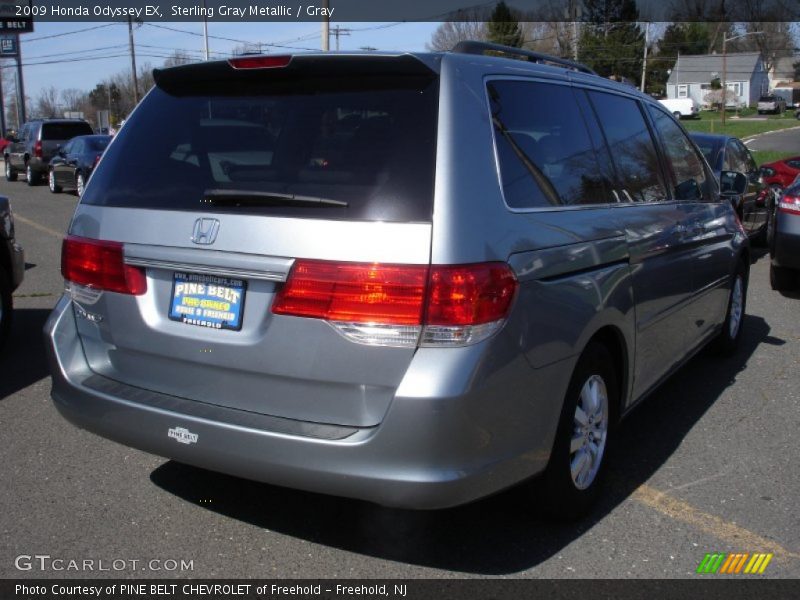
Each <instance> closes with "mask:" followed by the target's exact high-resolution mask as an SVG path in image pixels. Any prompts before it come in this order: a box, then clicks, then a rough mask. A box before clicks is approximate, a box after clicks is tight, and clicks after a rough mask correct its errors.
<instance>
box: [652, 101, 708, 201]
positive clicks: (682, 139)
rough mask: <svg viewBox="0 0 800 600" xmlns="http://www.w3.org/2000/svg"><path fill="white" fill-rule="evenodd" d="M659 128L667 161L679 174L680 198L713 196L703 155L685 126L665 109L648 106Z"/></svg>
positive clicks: (700, 198)
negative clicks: (674, 119)
mask: <svg viewBox="0 0 800 600" xmlns="http://www.w3.org/2000/svg"><path fill="white" fill-rule="evenodd" d="M648 110H649V111H650V115H651V116H652V117H653V122H654V123H655V126H656V130H657V131H658V133H659V135H660V136H661V142H662V144H663V146H664V152H665V153H666V155H667V161H668V162H669V165H670V166H671V167H672V174H673V176H674V178H675V182H674V183H675V188H674V196H675V198H676V199H677V200H703V199H709V194H708V185H707V183H706V170H705V167H704V166H703V159H702V158H701V157H700V154H699V153H698V152H697V150H696V149H695V147H694V145H693V144H692V142H691V141H689V138H688V137H687V136H686V134H685V133H684V132H683V130H682V129H681V128H680V127H679V126H678V124H677V123H675V121H673V120H672V118H671V117H670V116H668V115H667V114H666V113H665V112H663V111H661V110H659V109H657V108H655V107H653V106H648Z"/></svg>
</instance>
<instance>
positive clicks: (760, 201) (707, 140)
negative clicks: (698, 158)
mask: <svg viewBox="0 0 800 600" xmlns="http://www.w3.org/2000/svg"><path fill="white" fill-rule="evenodd" d="M689 135H690V137H691V138H692V140H694V143H695V144H697V147H698V148H700V151H701V152H702V153H703V156H705V158H706V160H707V161H708V164H709V165H711V169H712V170H713V171H714V175H715V176H716V178H717V181H719V179H720V174H721V173H722V172H723V171H738V172H740V173H743V174H744V175H745V176H746V177H747V190H746V191H745V193H744V194H742V195H741V196H730V198H731V202H733V207H734V209H735V210H736V212H737V214H738V215H739V219H740V220H741V221H742V224H743V225H744V228H745V230H746V231H747V235H748V236H750V238H751V239H752V240H754V241H755V242H757V243H760V244H762V245H765V244H766V242H767V233H768V231H769V226H770V224H769V222H770V218H771V216H772V214H773V209H774V207H775V202H776V197H777V195H776V194H775V193H774V192H773V190H772V188H771V187H770V186H768V185H767V184H766V182H765V181H764V180H763V178H762V177H761V170H760V169H759V168H758V166H757V165H756V161H755V159H754V158H753V155H752V154H751V153H750V150H749V149H748V148H747V146H745V145H744V144H743V143H742V141H741V140H740V139H739V138H735V137H731V136H728V135H718V134H712V133H696V132H690V133H689Z"/></svg>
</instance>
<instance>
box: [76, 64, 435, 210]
mask: <svg viewBox="0 0 800 600" xmlns="http://www.w3.org/2000/svg"><path fill="white" fill-rule="evenodd" d="M370 81H371V79H370V78H369V77H361V78H354V77H349V78H336V79H335V80H328V81H324V82H320V81H317V82H316V83H314V84H309V83H308V82H306V83H303V81H302V79H298V80H297V81H296V82H294V83H293V82H288V83H287V82H286V81H283V82H281V83H280V85H270V84H269V80H268V79H266V77H265V78H264V79H261V80H256V79H253V78H250V79H247V80H244V79H243V80H242V81H226V82H225V85H224V86H223V85H216V84H214V83H213V82H212V83H211V84H209V85H205V92H208V91H209V90H210V91H213V93H204V90H198V89H197V88H195V89H192V90H183V91H182V90H175V89H173V88H170V92H169V93H168V92H167V91H165V90H163V89H161V88H158V87H156V88H154V89H153V90H152V91H151V92H150V94H149V95H148V96H147V98H146V99H145V100H144V101H143V103H142V104H141V106H140V107H139V108H137V110H136V111H135V112H134V114H133V115H132V116H131V118H130V119H129V120H128V121H127V122H126V124H125V127H124V129H123V130H122V132H121V133H120V134H119V136H118V139H117V140H116V141H115V142H114V144H112V145H111V146H110V147H109V149H108V151H107V152H106V154H105V157H104V158H103V162H102V165H101V166H100V168H99V169H98V170H97V172H96V173H95V174H94V175H93V176H92V186H91V187H90V188H89V189H88V190H87V193H86V194H85V195H84V196H83V199H82V202H83V203H85V204H93V205H102V206H118V207H137V208H157V209H168V210H193V211H209V210H221V211H234V212H247V213H266V214H275V215H281V216H296V217H311V218H326V219H346V220H367V221H378V220H381V221H430V220H431V215H432V210H433V186H434V162H435V160H434V159H435V152H436V118H437V117H436V113H437V108H438V83H437V81H438V80H436V79H434V78H432V77H395V78H392V80H391V81H389V82H387V81H386V78H384V79H383V80H381V81H377V80H376V81H374V82H373V83H372V84H371V83H370ZM213 193H216V194H217V200H211V201H209V200H208V198H209V197H211V196H213ZM220 193H222V194H224V196H225V201H224V202H221V201H220V200H219V194H220ZM237 194H239V195H238V196H237ZM270 194H274V195H281V196H282V197H290V198H291V197H302V198H315V199H317V198H318V199H322V200H332V201H334V202H329V203H326V204H323V205H319V204H318V205H316V206H313V205H311V204H310V203H305V204H303V205H302V206H299V205H291V206H288V205H286V203H282V202H275V201H270V198H272V200H274V196H272V197H270V196H269V195H270ZM343 203H346V204H347V206H342V204H343ZM209 204H211V206H210V205H209Z"/></svg>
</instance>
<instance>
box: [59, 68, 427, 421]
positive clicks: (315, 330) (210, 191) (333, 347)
mask: <svg viewBox="0 0 800 600" xmlns="http://www.w3.org/2000/svg"><path fill="white" fill-rule="evenodd" d="M248 60H250V59H248ZM247 64H250V63H247ZM291 64H292V66H291V68H287V69H286V70H283V69H274V68H270V69H267V70H260V69H254V70H250V69H249V68H234V66H233V65H231V64H228V63H204V64H202V65H191V66H188V67H181V68H178V69H175V70H172V71H165V72H161V73H159V74H157V81H158V82H159V84H158V86H157V87H156V88H154V89H153V90H152V91H151V92H150V93H149V94H148V96H147V97H146V98H145V100H143V102H142V104H141V105H140V106H139V107H138V108H137V109H136V111H135V112H134V113H133V115H132V116H131V118H130V119H129V120H128V122H127V123H126V126H125V127H124V128H123V130H122V131H121V132H120V134H119V135H118V136H117V138H116V139H115V140H114V141H113V142H112V143H111V144H110V145H109V147H108V149H107V150H106V152H105V154H104V157H103V160H102V161H101V162H100V164H99V165H98V167H97V169H96V170H95V172H94V173H93V175H92V179H91V181H90V183H89V185H88V186H87V189H86V192H85V194H84V196H83V198H82V200H81V204H80V205H79V207H78V210H77V212H76V214H75V217H74V219H73V222H72V225H71V229H70V234H71V235H72V236H77V238H79V239H83V240H87V239H88V240H90V241H91V240H95V241H96V240H108V241H111V242H112V243H116V244H122V246H121V249H122V250H121V252H122V255H123V256H124V263H125V265H126V267H125V268H126V269H128V268H130V269H134V270H135V272H137V273H140V274H143V276H144V277H143V281H145V282H146V285H142V286H141V289H140V290H139V292H141V293H139V292H137V293H136V294H131V293H119V292H114V291H104V292H102V293H100V294H97V293H94V292H93V291H92V290H88V289H87V288H85V287H83V286H74V290H73V293H72V295H73V299H75V304H76V311H75V312H76V316H77V321H78V328H79V334H80V336H81V340H82V343H83V348H84V351H85V353H86V357H87V359H88V362H89V364H90V366H91V368H92V370H93V371H94V372H96V373H98V374H100V375H103V376H106V377H108V378H110V379H113V380H116V381H120V382H123V383H126V384H128V385H132V386H136V387H140V388H144V389H147V390H152V391H157V392H160V393H164V394H168V395H173V396H178V397H181V398H185V399H190V400H194V401H198V402H205V403H210V404H215V405H220V406H225V407H230V408H236V409H240V410H245V411H251V412H256V413H261V414H267V415H273V416H279V417H285V418H292V419H299V420H304V421H313V422H321V423H331V424H339V425H350V426H373V425H376V424H378V423H380V422H381V419H382V417H383V415H384V414H385V412H386V409H387V408H388V405H389V402H390V401H391V399H392V397H393V396H394V392H395V389H396V388H397V386H398V385H399V383H400V381H401V379H402V377H403V375H404V373H405V371H406V369H407V367H408V365H409V363H410V361H411V359H412V357H413V354H414V352H415V345H414V344H409V345H406V346H405V347H391V346H384V345H376V344H374V343H372V342H371V341H370V340H366V341H365V340H364V339H362V340H361V341H353V340H352V339H351V338H348V337H345V334H344V333H342V332H341V331H340V329H337V328H335V327H334V326H332V325H331V322H329V321H326V320H325V319H322V318H308V317H305V316H294V315H293V316H289V315H286V314H275V313H274V312H273V311H272V307H273V303H274V301H275V298H276V294H278V293H280V291H281V289H282V288H283V287H284V286H285V281H286V279H287V276H289V274H290V272H291V269H292V267H293V265H295V263H296V261H297V260H298V259H311V260H316V261H340V262H347V263H350V262H352V263H362V264H366V265H368V266H369V265H371V264H373V263H390V264H401V265H423V266H427V265H428V264H429V261H430V252H431V219H432V211H433V181H434V164H435V153H436V148H435V141H436V127H437V111H438V79H437V76H436V74H435V73H433V72H432V71H431V70H430V68H428V67H427V66H425V65H423V64H422V63H421V62H419V61H417V60H416V59H412V58H410V57H408V56H399V57H387V56H379V57H367V58H363V57H362V58H359V59H357V60H356V59H354V58H353V57H342V58H341V59H335V58H334V59H333V60H330V59H329V58H328V57H325V58H324V59H322V60H321V63H320V59H319V58H318V57H317V58H313V59H308V60H307V61H305V62H304V60H303V59H297V60H295V59H292V60H291ZM78 243H83V242H80V241H79V242H78ZM101 263H102V261H101ZM98 268H100V269H101V270H102V268H103V265H102V264H100V265H99V266H98ZM73 281H74V280H73ZM142 290H143V291H142ZM376 294H379V290H378V291H376ZM367 300H369V299H368V298H367Z"/></svg>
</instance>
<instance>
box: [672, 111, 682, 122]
mask: <svg viewBox="0 0 800 600" xmlns="http://www.w3.org/2000/svg"><path fill="white" fill-rule="evenodd" d="M672 116H673V117H675V118H676V119H678V121H680V120H681V111H679V110H676V111H675V112H674V113H672Z"/></svg>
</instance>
